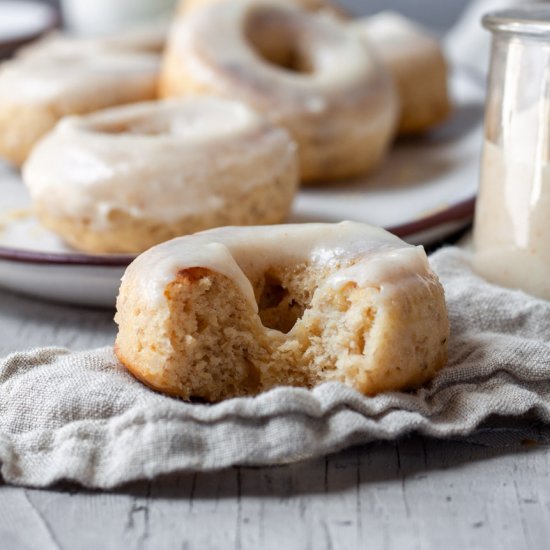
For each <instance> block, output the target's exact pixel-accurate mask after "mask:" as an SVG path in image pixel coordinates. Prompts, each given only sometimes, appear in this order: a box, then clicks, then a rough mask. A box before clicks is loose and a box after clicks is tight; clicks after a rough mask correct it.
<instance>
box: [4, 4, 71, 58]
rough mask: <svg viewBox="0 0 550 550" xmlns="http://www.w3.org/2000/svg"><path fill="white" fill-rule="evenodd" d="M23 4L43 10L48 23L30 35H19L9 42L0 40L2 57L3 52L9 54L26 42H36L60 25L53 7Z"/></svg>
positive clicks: (59, 17)
mask: <svg viewBox="0 0 550 550" xmlns="http://www.w3.org/2000/svg"><path fill="white" fill-rule="evenodd" d="M14 3H15V2H14ZM25 3H26V4H32V5H34V6H36V7H39V8H40V9H43V10H44V13H46V12H47V13H48V19H49V21H48V22H47V24H45V25H44V28H43V29H42V30H40V31H38V32H36V31H35V32H31V33H26V34H21V35H20V36H19V37H18V38H12V39H11V40H2V39H0V52H1V55H3V54H4V53H5V52H11V51H12V50H15V49H16V48H19V47H20V46H23V45H25V44H27V43H28V42H32V41H33V40H36V39H38V38H40V37H41V36H44V35H46V34H48V33H49V32H51V31H53V30H54V29H56V28H58V27H59V26H60V24H61V15H60V14H59V11H58V10H56V9H55V8H54V7H53V6H50V5H48V4H44V3H40V2H36V1H33V0H25Z"/></svg>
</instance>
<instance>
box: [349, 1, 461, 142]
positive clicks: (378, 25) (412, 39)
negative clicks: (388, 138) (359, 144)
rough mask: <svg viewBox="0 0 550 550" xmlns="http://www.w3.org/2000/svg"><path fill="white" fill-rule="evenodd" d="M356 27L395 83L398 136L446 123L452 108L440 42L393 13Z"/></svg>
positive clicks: (423, 130) (382, 15) (357, 24)
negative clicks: (398, 114) (398, 107)
mask: <svg viewBox="0 0 550 550" xmlns="http://www.w3.org/2000/svg"><path fill="white" fill-rule="evenodd" d="M353 25H354V26H355V27H356V28H357V29H358V30H359V32H360V33H361V34H362V35H363V36H364V37H365V38H366V39H367V40H368V42H369V43H370V44H371V45H372V46H373V47H374V49H375V50H376V52H377V53H378V55H379V57H380V59H381V60H382V62H383V63H384V65H385V66H386V67H387V68H388V70H389V71H390V73H391V74H392V76H393V78H394V80H395V83H396V85H397V88H398V91H399V97H400V98H401V117H400V121H399V133H400V134H415V133H420V132H425V131H426V130H429V129H430V128H432V127H433V126H436V125H437V124H439V123H441V122H442V121H444V120H445V119H446V118H447V117H448V116H449V114H450V112H451V110H452V107H451V101H450V99H449V91H448V85H447V63H446V61H445V57H444V55H443V51H442V49H441V46H440V45H439V43H438V42H437V40H436V39H435V38H433V37H432V36H430V34H428V33H427V32H426V31H425V30H424V29H422V28H421V27H420V26H419V25H417V24H416V23H414V22H413V21H411V20H409V19H407V18H406V17H403V16H402V15H399V14H397V13H394V12H390V11H388V12H382V13H379V14H378V15H375V16H372V17H367V18H365V19H363V20H360V21H358V22H356V23H353Z"/></svg>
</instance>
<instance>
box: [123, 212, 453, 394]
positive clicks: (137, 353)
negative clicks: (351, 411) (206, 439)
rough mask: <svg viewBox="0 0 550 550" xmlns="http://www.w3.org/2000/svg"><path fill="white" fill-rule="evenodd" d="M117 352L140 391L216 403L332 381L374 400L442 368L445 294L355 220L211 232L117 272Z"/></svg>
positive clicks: (426, 271) (420, 265) (389, 240)
mask: <svg viewBox="0 0 550 550" xmlns="http://www.w3.org/2000/svg"><path fill="white" fill-rule="evenodd" d="M115 321H116V322H117V324H118V336H117V339H116V346H115V348H116V354H117V356H118V358H119V360H120V361H121V362H122V363H123V364H124V365H125V366H126V367H127V368H128V369H129V370H130V371H131V372H132V373H133V374H134V375H135V376H136V377H137V378H139V379H140V380H142V381H143V382H144V383H145V384H147V385H148V386H150V387H152V388H154V389H156V390H159V391H162V392H165V393H168V394H172V395H174V396H178V397H181V398H183V399H190V398H195V397H196V398H202V399H205V400H207V401H213V402H214V401H219V400H222V399H226V398H231V397H236V396H242V395H254V394H257V393H259V392H262V391H265V390H268V389H270V388H273V387H276V386H304V387H312V386H315V385H317V384H320V383H322V382H328V381H337V382H342V383H344V384H347V385H349V386H351V387H353V388H355V389H356V390H358V391H360V392H362V393H364V394H366V395H374V394H377V393H379V392H383V391H389V390H402V389H407V388H414V387H417V386H419V385H421V384H424V383H425V382H427V381H428V380H430V379H431V378H432V377H433V376H434V374H435V373H436V372H437V371H438V370H439V369H440V368H441V367H443V365H444V364H445V363H446V358H447V340H448V336H449V323H448V320H447V313H446V307H445V298H444V293H443V288H442V287H441V285H440V283H439V281H438V279H437V277H436V275H435V274H434V273H433V272H432V271H431V269H430V267H429V265H428V261H427V258H426V254H425V252H424V250H423V248H422V247H414V246H410V245H407V244H405V243H404V242H403V241H401V240H400V239H398V238H397V237H395V236H393V235H391V234H390V233H387V232H386V231H384V230H383V229H378V228H374V227H371V226H367V225H364V224H359V223H352V222H343V223H339V224H303V225H281V226H270V227H256V228H251V227H248V228H245V227H241V228H236V227H229V228H219V229H214V230H211V231H205V232H203V233H198V234H195V235H190V236H186V237H181V238H178V239H174V240H172V241H169V242H166V243H163V244H161V245H158V246H156V247H154V248H152V249H150V250H148V251H147V252H145V253H144V254H142V255H141V256H139V257H138V258H137V259H136V260H135V261H134V262H133V263H132V264H131V265H130V266H129V267H128V269H127V270H126V273H125V275H124V277H123V279H122V285H121V287H120V292H119V296H118V300H117V313H116V317H115Z"/></svg>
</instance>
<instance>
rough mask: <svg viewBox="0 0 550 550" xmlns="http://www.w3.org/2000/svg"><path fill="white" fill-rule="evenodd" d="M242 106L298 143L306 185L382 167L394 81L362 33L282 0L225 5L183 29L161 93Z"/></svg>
mask: <svg viewBox="0 0 550 550" xmlns="http://www.w3.org/2000/svg"><path fill="white" fill-rule="evenodd" d="M190 93H213V94H215V95H219V96H223V97H229V98H240V99H242V100H244V101H246V102H248V103H249V104H250V105H252V106H253V107H255V108H256V109H257V110H259V111H260V112H262V113H264V114H265V115H266V116H268V117H269V118H270V120H271V121H273V122H274V123H276V124H280V125H282V126H283V127H285V128H286V129H287V130H288V131H289V132H290V134H291V135H292V136H293V137H294V139H295V140H296V142H297V143H298V152H299V156H300V168H301V177H302V180H303V181H319V180H330V179H337V178H346V177H352V176H356V175H358V174H361V173H364V172H366V171H368V170H370V169H372V168H374V167H375V166H376V165H377V164H378V163H379V162H380V160H381V159H382V158H383V157H384V155H385V153H386V151H387V149H388V147H389V145H390V143H391V141H392V138H393V135H394V130H395V126H396V122H397V115H398V99H397V94H396V92H395V89H394V85H393V82H392V80H391V77H390V76H389V74H388V73H387V72H386V71H385V70H384V69H383V68H382V66H381V65H380V64H379V62H378V60H377V58H376V57H375V56H374V55H373V54H372V53H371V50H370V49H369V48H368V46H367V45H366V44H365V41H364V40H363V39H362V37H361V36H359V35H358V33H357V32H356V31H354V30H353V29H352V28H350V27H349V25H348V24H347V23H346V24H344V23H342V22H340V21H337V20H336V19H335V18H332V17H325V16H322V15H318V14H312V13H310V12H307V11H305V10H302V9H299V8H297V7H295V6H291V5H289V4H287V3H277V2H274V1H261V0H259V1H257V2H248V1H246V0H234V1H231V2H221V3H219V4H216V5H212V6H210V7H205V8H203V9H201V10H196V11H194V12H192V13H191V14H190V15H189V16H188V17H182V18H180V19H178V20H177V21H176V23H175V24H174V26H173V27H172V31H171V33H170V36H169V38H168V42H167V48H166V51H165V57H164V63H163V69H162V71H161V82H160V94H161V96H163V97H174V96H183V95H186V94H190Z"/></svg>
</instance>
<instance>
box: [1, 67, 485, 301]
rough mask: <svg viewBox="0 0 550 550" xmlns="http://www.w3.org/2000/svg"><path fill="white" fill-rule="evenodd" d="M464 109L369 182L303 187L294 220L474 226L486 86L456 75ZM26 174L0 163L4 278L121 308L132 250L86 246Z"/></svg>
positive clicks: (435, 235) (432, 231) (416, 227)
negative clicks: (59, 222)
mask: <svg viewBox="0 0 550 550" xmlns="http://www.w3.org/2000/svg"><path fill="white" fill-rule="evenodd" d="M452 89H453V92H454V96H455V104H456V111H455V114H454V116H453V118H452V119H451V120H450V121H449V122H448V123H446V124H445V125H444V126H443V127H441V128H440V129H438V130H437V131H436V132H433V133H432V134H430V135H429V136H428V137H425V138H422V139H415V140H413V139H411V140H407V141H405V140H403V141H401V142H400V143H398V145H397V147H396V148H395V149H394V150H393V151H392V153H391V154H390V158H389V159H388V161H387V162H386V164H385V165H384V166H383V167H382V168H381V169H380V170H379V171H378V172H377V173H376V174H373V175H371V176H370V177H368V178H365V179H364V180H358V181H355V182H349V183H339V184H338V185H326V186H322V187H318V188H309V189H305V190H303V191H301V192H300V194H299V196H298V198H297V200H296V203H295V206H294V210H293V214H292V216H291V219H290V220H289V221H293V222H313V221H315V222H319V221H328V222H333V221H334V222H335V221H341V220H343V219H349V220H355V221H364V222H368V223H372V224H376V225H381V226H384V227H386V228H388V229H390V230H392V231H393V232H394V233H396V234H397V235H399V236H401V237H403V238H405V239H406V240H408V241H409V242H413V243H421V244H430V243H432V242H434V241H436V240H438V239H441V238H443V237H445V236H446V235H448V234H450V233H452V232H454V231H457V230H459V229H460V228H461V227H464V226H465V225H467V224H468V223H469V222H470V221H471V218H472V215H473V208H474V200H475V195H476V192H477V181H478V166H479V154H480V148H481V136H482V123H481V118H482V112H483V98H484V91H483V83H482V82H481V81H478V80H476V78H475V77H473V76H468V75H467V74H466V73H462V72H460V73H458V74H456V75H454V77H453V81H452ZM29 207H30V203H29V198H28V195H27V193H26V190H25V188H24V186H23V185H22V183H21V181H20V177H19V174H18V173H16V172H14V171H13V170H10V169H9V168H8V167H7V166H5V165H2V164H0V285H2V286H4V287H7V288H9V289H12V290H14V291H17V292H23V293H26V294H30V295H34V296H38V297H41V298H46V299H51V300H56V301H63V302H69V303H75V304H82V305H92V306H102V307H113V306H114V303H115V297H116V294H117V290H118V285H119V281H120V277H121V275H122V273H123V272H124V268H125V266H126V265H128V263H129V262H130V261H131V259H132V257H131V256H119V255H110V256H108V255H97V256H96V255H89V254H81V253H78V252H76V251H74V250H72V249H70V248H68V247H67V246H66V245H64V244H63V242H62V241H61V240H60V239H59V238H58V237H56V236H55V235H53V234H52V233H50V232H48V231H47V230H45V229H43V228H42V227H41V226H40V225H39V224H38V223H37V221H36V220H35V219H34V218H33V216H32V214H31V213H30V208H29Z"/></svg>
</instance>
